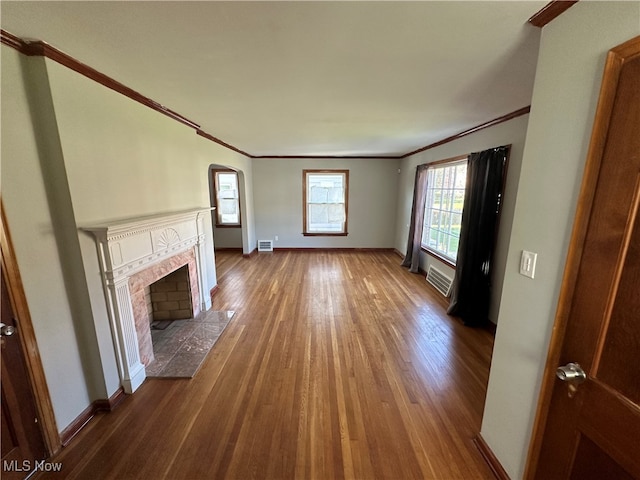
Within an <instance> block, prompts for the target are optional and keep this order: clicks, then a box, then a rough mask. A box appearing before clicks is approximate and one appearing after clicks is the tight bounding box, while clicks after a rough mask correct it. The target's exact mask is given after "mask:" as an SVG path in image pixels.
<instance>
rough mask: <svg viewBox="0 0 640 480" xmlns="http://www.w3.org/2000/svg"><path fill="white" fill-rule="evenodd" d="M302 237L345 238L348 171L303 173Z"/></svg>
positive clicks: (312, 171)
mask: <svg viewBox="0 0 640 480" xmlns="http://www.w3.org/2000/svg"><path fill="white" fill-rule="evenodd" d="M302 182H303V188H302V197H303V203H304V210H303V215H302V217H303V223H304V225H303V235H347V214H348V211H349V208H348V199H349V170H303V171H302Z"/></svg>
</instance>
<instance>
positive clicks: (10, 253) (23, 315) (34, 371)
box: [0, 199, 62, 457]
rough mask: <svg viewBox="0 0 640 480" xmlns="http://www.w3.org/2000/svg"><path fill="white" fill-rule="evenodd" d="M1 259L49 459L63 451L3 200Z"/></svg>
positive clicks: (0, 206)
mask: <svg viewBox="0 0 640 480" xmlns="http://www.w3.org/2000/svg"><path fill="white" fill-rule="evenodd" d="M0 257H1V261H2V271H3V272H4V275H5V280H6V285H7V290H8V292H9V298H10V300H11V306H12V308H13V312H14V313H15V315H16V317H17V318H18V322H19V326H20V335H19V338H20V347H21V349H22V352H23V354H24V358H25V363H26V367H27V372H28V375H29V384H30V386H31V389H32V390H33V394H34V399H35V404H36V410H37V413H38V419H39V421H40V427H41V431H42V436H43V439H44V444H45V447H46V449H47V453H48V454H49V457H51V456H53V455H55V454H57V453H58V452H59V451H60V449H61V446H62V444H61V442H60V434H59V433H58V427H57V424H56V419H55V415H54V413H53V405H52V403H51V397H50V395H49V387H48V386H47V381H46V378H45V374H44V368H43V366H42V360H41V358H40V352H39V350H38V343H37V341H36V335H35V330H34V328H33V323H32V321H31V315H30V313H29V306H28V304H27V298H26V295H25V293H24V288H23V285H22V279H21V277H20V271H19V269H18V262H17V259H16V257H15V254H14V250H13V243H12V241H11V235H10V233H9V229H8V225H7V218H6V215H5V211H4V204H3V203H2V200H1V199H0Z"/></svg>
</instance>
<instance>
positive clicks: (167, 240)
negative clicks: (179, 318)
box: [82, 208, 212, 393]
mask: <svg viewBox="0 0 640 480" xmlns="http://www.w3.org/2000/svg"><path fill="white" fill-rule="evenodd" d="M211 210H212V208H197V209H193V210H186V211H181V212H173V213H165V214H160V215H153V216H147V217H139V218H130V219H124V220H118V221H114V222H108V223H101V224H95V225H88V226H85V227H82V230H85V231H87V232H91V233H92V234H93V235H94V236H95V239H96V245H97V249H98V258H99V262H100V272H101V274H102V282H103V288H104V291H105V296H106V298H107V310H108V314H109V320H110V323H111V328H112V333H113V335H114V339H115V342H114V344H115V349H116V357H117V359H118V366H119V370H120V378H121V382H122V386H123V388H124V390H125V392H127V393H133V392H134V391H135V390H136V389H137V388H138V387H139V386H140V385H141V384H142V382H143V381H144V379H145V378H146V374H145V369H144V365H143V364H142V363H141V361H140V354H139V350H138V338H137V334H136V329H135V320H134V316H133V308H132V304H131V295H130V291H129V278H130V277H131V276H132V275H134V274H135V273H138V272H140V271H142V270H144V269H146V268H149V267H150V266H153V265H155V264H156V263H159V262H162V261H163V260H165V259H167V258H169V257H172V256H174V255H177V254H179V253H181V252H184V251H186V250H189V249H191V248H193V249H194V251H195V256H196V268H197V270H198V272H197V274H198V284H199V285H198V286H199V288H200V292H206V291H207V289H206V285H207V283H206V282H207V268H206V262H205V258H206V255H205V251H204V248H205V243H204V239H205V234H204V231H205V230H204V221H205V219H207V220H209V221H210V216H209V212H210V211H211ZM200 298H201V306H200V309H201V310H202V311H206V310H207V309H208V308H209V307H210V306H211V305H210V300H209V298H208V295H204V294H202V295H200Z"/></svg>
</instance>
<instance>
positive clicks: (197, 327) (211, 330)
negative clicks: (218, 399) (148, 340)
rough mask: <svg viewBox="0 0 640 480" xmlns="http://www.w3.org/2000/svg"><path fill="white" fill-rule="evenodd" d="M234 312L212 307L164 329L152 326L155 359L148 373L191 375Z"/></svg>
mask: <svg viewBox="0 0 640 480" xmlns="http://www.w3.org/2000/svg"><path fill="white" fill-rule="evenodd" d="M234 314H235V312H233V311H214V310H210V311H208V312H203V313H201V314H200V315H198V317H197V318H193V319H190V320H175V321H173V322H171V324H170V325H169V326H167V327H166V328H165V329H164V330H156V329H153V328H152V329H151V337H152V342H153V351H154V355H155V360H154V361H152V362H151V363H150V364H149V365H147V367H146V374H147V377H165V378H176V377H179V378H192V377H193V376H194V375H195V374H196V372H197V371H198V369H199V368H200V365H202V363H203V362H204V359H205V358H206V356H207V354H208V353H209V351H210V350H211V348H212V347H213V346H214V344H215V343H216V341H217V340H218V338H219V337H220V335H221V334H222V332H223V331H224V329H225V327H226V326H227V325H228V324H229V321H230V320H231V318H232V317H233V315H234Z"/></svg>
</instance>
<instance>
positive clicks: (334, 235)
mask: <svg viewBox="0 0 640 480" xmlns="http://www.w3.org/2000/svg"><path fill="white" fill-rule="evenodd" d="M302 235H304V236H305V237H346V236H347V235H349V234H348V233H347V232H344V233H330V232H327V233H315V232H314V233H308V232H302Z"/></svg>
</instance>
